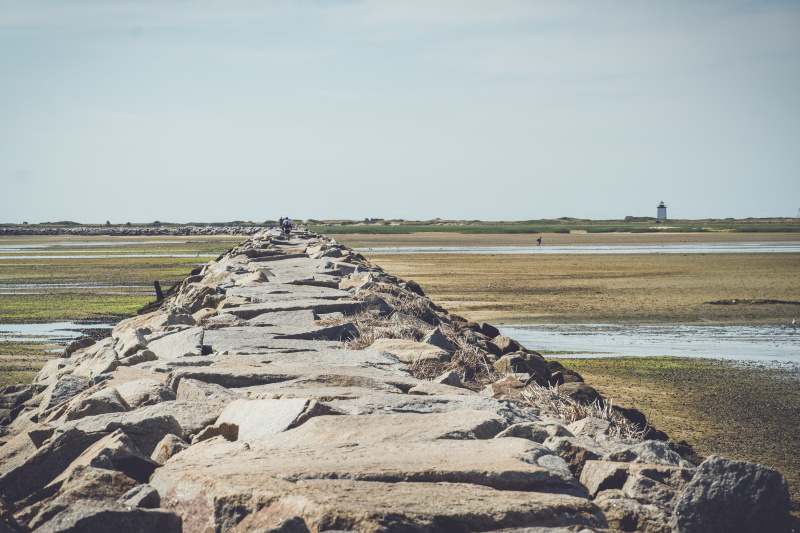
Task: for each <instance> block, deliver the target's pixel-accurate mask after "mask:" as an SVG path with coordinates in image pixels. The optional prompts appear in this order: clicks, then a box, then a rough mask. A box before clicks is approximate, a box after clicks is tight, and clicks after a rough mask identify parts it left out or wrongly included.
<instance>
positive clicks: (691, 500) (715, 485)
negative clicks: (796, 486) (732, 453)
mask: <svg viewBox="0 0 800 533" xmlns="http://www.w3.org/2000/svg"><path fill="white" fill-rule="evenodd" d="M670 525H671V526H672V529H673V531H679V532H681V533H694V532H701V531H703V532H706V531H737V532H741V533H750V532H753V533H756V532H759V533H760V532H763V531H774V532H776V533H788V532H789V531H790V530H791V527H790V523H789V488H788V485H787V483H786V478H784V477H783V475H782V474H781V473H780V472H778V471H777V470H772V469H771V468H766V467H764V466H761V465H757V464H755V463H750V462H748V461H732V460H730V459H725V458H724V457H719V456H716V455H711V456H710V457H709V458H708V459H706V460H705V461H703V463H702V464H701V465H700V466H699V467H697V472H696V473H695V475H694V478H693V479H692V481H691V482H690V483H689V484H688V485H687V487H686V490H684V491H683V493H682V494H681V495H680V497H679V498H678V501H677V503H676V504H675V511H674V514H673V516H672V519H671V521H670Z"/></svg>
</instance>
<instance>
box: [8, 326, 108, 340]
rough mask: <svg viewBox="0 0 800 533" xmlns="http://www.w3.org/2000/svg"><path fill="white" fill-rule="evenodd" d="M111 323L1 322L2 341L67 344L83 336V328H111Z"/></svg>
mask: <svg viewBox="0 0 800 533" xmlns="http://www.w3.org/2000/svg"><path fill="white" fill-rule="evenodd" d="M113 327H114V326H113V325H111V324H76V323H74V322H49V323H47V324H0V341H15V342H24V341H30V342H52V343H56V344H59V343H63V344H66V343H67V342H69V341H70V340H72V339H77V338H78V337H83V336H84V335H85V334H84V333H83V332H82V331H81V330H85V329H111V328H113Z"/></svg>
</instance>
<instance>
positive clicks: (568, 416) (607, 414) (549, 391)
mask: <svg viewBox="0 0 800 533" xmlns="http://www.w3.org/2000/svg"><path fill="white" fill-rule="evenodd" d="M519 401H522V402H523V403H526V404H527V405H530V406H533V407H538V408H539V409H541V411H542V413H543V414H548V415H550V416H553V417H555V418H559V419H561V420H562V421H563V422H564V424H571V423H573V422H577V421H578V420H583V419H584V418H588V417H590V416H591V417H594V418H599V419H601V420H606V421H608V422H610V423H611V427H610V429H609V432H608V434H609V435H611V436H615V437H620V438H623V439H636V440H641V439H642V437H643V436H644V433H645V430H644V429H640V428H639V426H637V425H636V424H634V423H632V422H631V421H630V420H628V419H627V418H625V417H624V416H622V415H620V414H619V413H618V412H616V411H614V408H613V400H607V401H605V402H598V401H595V402H594V403H592V404H591V405H585V404H582V403H579V402H576V401H575V400H573V399H572V398H570V397H569V396H567V395H566V394H564V393H562V392H561V391H560V390H559V388H558V386H555V387H541V386H539V385H536V384H531V385H528V386H527V387H525V390H523V391H522V393H521V394H520V396H519Z"/></svg>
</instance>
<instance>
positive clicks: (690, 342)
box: [498, 324, 800, 364]
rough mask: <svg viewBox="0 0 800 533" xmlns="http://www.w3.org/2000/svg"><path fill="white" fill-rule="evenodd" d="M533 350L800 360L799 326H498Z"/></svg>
mask: <svg viewBox="0 0 800 533" xmlns="http://www.w3.org/2000/svg"><path fill="white" fill-rule="evenodd" d="M498 329H499V330H500V332H501V333H502V334H503V335H506V336H508V337H511V338H512V339H515V340H516V341H518V342H519V343H521V344H522V345H523V346H525V347H526V348H528V349H531V350H546V351H553V352H562V351H568V352H581V353H574V354H569V353H567V354H563V355H562V354H561V353H559V354H558V357H559V358H562V357H563V358H568V357H615V356H656V355H672V356H681V357H706V358H714V359H732V360H740V361H780V362H786V363H792V364H800V328H795V327H792V325H791V324H781V325H775V324H759V325H718V324H708V325H706V324H697V325H694V324H692V325H684V324H657V325H652V324H520V325H515V326H500V327H498Z"/></svg>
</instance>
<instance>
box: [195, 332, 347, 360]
mask: <svg viewBox="0 0 800 533" xmlns="http://www.w3.org/2000/svg"><path fill="white" fill-rule="evenodd" d="M265 328H266V327H265ZM265 328H253V327H236V326H234V327H229V328H225V329H219V330H214V331H207V332H206V335H205V341H204V342H205V344H206V345H207V346H210V348H211V350H213V351H214V352H218V353H220V352H221V353H224V352H228V353H243V354H252V353H269V352H273V351H276V350H277V351H287V350H294V351H300V350H311V351H314V350H324V349H331V348H337V347H339V346H340V345H341V343H340V342H338V341H322V340H320V341H315V340H307V339H297V338H285V337H284V338H281V339H279V338H276V336H277V334H278V332H277V331H274V332H272V333H270V332H268V331H264V330H265ZM306 331H307V330H306Z"/></svg>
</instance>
